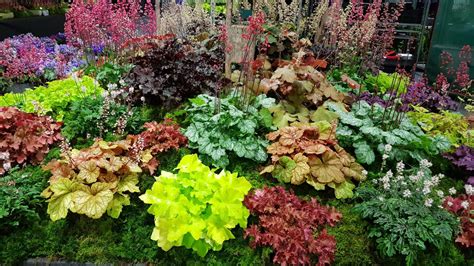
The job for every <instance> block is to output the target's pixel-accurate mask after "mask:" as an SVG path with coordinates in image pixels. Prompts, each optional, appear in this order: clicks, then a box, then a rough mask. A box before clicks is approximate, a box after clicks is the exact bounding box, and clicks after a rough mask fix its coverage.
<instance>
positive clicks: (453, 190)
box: [448, 187, 456, 195]
mask: <svg viewBox="0 0 474 266" xmlns="http://www.w3.org/2000/svg"><path fill="white" fill-rule="evenodd" d="M448 192H449V194H450V195H454V194H456V189H455V188H454V187H452V188H450V189H449V190H448Z"/></svg>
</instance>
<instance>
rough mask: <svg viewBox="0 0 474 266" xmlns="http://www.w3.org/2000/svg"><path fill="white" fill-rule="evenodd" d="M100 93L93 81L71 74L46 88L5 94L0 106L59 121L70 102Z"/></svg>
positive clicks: (0, 98) (98, 87)
mask: <svg viewBox="0 0 474 266" xmlns="http://www.w3.org/2000/svg"><path fill="white" fill-rule="evenodd" d="M102 92H103V89H102V88H101V87H100V86H99V84H98V83H97V82H96V81H95V80H94V79H92V78H90V77H88V76H84V77H82V78H78V77H77V76H76V75H75V74H73V75H72V77H70V78H67V79H63V80H55V81H52V82H48V85H47V86H46V87H44V86H39V87H36V88H34V89H28V90H26V91H25V92H23V93H8V94H5V95H3V96H1V97H0V106H17V107H19V108H20V109H21V110H23V111H25V112H27V113H39V114H43V115H44V114H47V115H50V116H52V117H53V118H55V119H56V120H58V121H61V120H62V118H63V116H64V114H65V112H66V110H67V109H68V107H69V106H70V104H71V103H72V102H74V101H76V100H80V99H82V98H85V97H87V96H91V95H100V94H101V93H102Z"/></svg>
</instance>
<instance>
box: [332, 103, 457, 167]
mask: <svg viewBox="0 0 474 266" xmlns="http://www.w3.org/2000/svg"><path fill="white" fill-rule="evenodd" d="M327 107H328V108H329V109H330V110H331V111H333V112H335V113H336V114H337V115H338V116H339V124H338V126H337V132H336V133H337V138H338V140H339V144H341V146H343V147H345V148H353V149H354V152H355V155H356V158H357V161H358V162H359V163H363V164H367V165H372V164H373V163H374V162H376V161H378V162H380V161H381V160H377V159H378V156H380V157H382V155H383V154H384V147H385V145H386V144H390V145H391V146H392V148H393V150H392V152H391V153H390V155H389V157H388V158H386V159H387V160H388V161H394V160H396V161H402V160H405V161H407V160H415V161H421V160H422V159H424V158H428V157H433V156H437V155H439V154H441V153H443V152H445V151H447V150H449V148H450V147H451V143H450V142H449V140H448V139H446V138H445V137H443V136H439V135H437V136H433V137H431V136H428V135H426V134H425V133H424V132H423V130H422V129H421V128H420V127H419V126H417V125H415V124H413V123H412V122H411V121H410V119H408V118H406V117H405V116H404V114H398V115H397V114H396V115H395V116H398V117H399V119H397V120H396V121H395V120H388V118H387V117H388V116H389V115H390V116H392V117H393V115H392V114H393V113H391V114H387V113H389V112H395V111H393V110H390V111H386V110H385V109H384V108H383V107H382V106H380V105H378V104H374V105H369V104H368V103H367V102H365V101H360V102H356V103H354V104H353V105H352V110H351V111H350V112H347V111H346V110H344V109H343V108H342V107H341V106H340V105H338V104H334V103H327ZM397 123H398V124H397ZM376 154H378V155H376Z"/></svg>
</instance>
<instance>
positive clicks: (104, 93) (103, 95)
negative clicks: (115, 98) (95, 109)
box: [101, 91, 109, 98]
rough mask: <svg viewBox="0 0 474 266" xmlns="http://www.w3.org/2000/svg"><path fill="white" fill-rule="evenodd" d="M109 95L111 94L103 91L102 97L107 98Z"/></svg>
mask: <svg viewBox="0 0 474 266" xmlns="http://www.w3.org/2000/svg"><path fill="white" fill-rule="evenodd" d="M108 94H109V93H108V92H107V91H103V92H102V94H101V95H102V97H104V98H105V97H107V95H108Z"/></svg>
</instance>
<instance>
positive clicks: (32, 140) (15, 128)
mask: <svg viewBox="0 0 474 266" xmlns="http://www.w3.org/2000/svg"><path fill="white" fill-rule="evenodd" d="M60 129H61V123H58V122H55V121H53V119H51V117H49V116H37V115H34V114H28V113H24V112H22V111H20V110H18V109H17V108H15V107H0V175H1V174H4V173H5V172H7V171H8V170H9V169H10V168H11V167H12V166H14V165H16V164H24V163H26V162H29V163H32V164H37V163H40V162H41V161H42V160H43V158H44V157H45V155H46V154H47V153H48V151H49V147H50V145H52V144H53V143H55V142H57V141H59V140H61V139H62V136H61V134H60Z"/></svg>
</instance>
